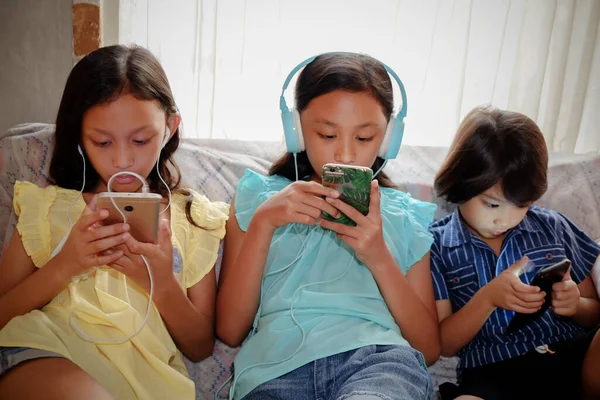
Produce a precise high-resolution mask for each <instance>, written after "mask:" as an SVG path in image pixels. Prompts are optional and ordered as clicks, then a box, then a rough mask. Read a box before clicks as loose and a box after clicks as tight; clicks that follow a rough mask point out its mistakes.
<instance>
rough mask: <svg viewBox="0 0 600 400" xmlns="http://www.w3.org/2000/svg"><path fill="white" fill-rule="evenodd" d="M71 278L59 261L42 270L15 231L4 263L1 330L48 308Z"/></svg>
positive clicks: (0, 288) (0, 290)
mask: <svg viewBox="0 0 600 400" xmlns="http://www.w3.org/2000/svg"><path fill="white" fill-rule="evenodd" d="M70 278H71V276H70V275H69V274H68V273H67V271H65V268H62V267H61V264H60V263H57V262H56V261H55V259H52V260H50V262H49V263H48V264H46V266H44V268H41V269H39V270H38V269H37V268H36V267H35V265H34V264H33V262H32V261H31V259H30V258H29V256H28V255H27V253H26V252H25V249H24V248H23V242H22V241H21V236H19V234H18V232H17V231H16V230H15V232H14V234H13V235H12V237H11V239H10V243H9V245H8V248H7V249H6V252H5V253H4V257H3V258H2V261H1V262H0V296H1V297H0V328H3V327H4V326H5V325H6V324H7V323H8V322H9V321H10V320H11V319H13V318H14V317H16V316H19V315H24V314H27V313H28V312H30V311H32V310H35V309H39V308H42V307H43V306H45V305H46V304H47V303H48V302H49V301H50V300H52V299H53V298H54V297H55V296H56V295H57V294H58V293H60V292H61V291H62V290H63V289H64V288H65V287H66V286H67V283H68V282H69V280H70Z"/></svg>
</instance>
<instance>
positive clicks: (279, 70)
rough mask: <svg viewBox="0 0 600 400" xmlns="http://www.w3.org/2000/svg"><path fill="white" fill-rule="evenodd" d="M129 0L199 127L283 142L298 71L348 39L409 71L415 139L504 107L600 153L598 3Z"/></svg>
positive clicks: (554, 144) (138, 38)
mask: <svg viewBox="0 0 600 400" xmlns="http://www.w3.org/2000/svg"><path fill="white" fill-rule="evenodd" d="M119 4H120V10H119V14H120V17H119V19H120V20H119V41H120V43H133V42H135V43H138V44H140V45H143V46H147V47H148V48H149V49H150V50H152V51H153V52H154V53H155V54H156V55H157V56H158V57H159V58H160V60H161V62H162V63H163V65H164V67H165V69H166V71H167V74H168V76H169V79H170V81H171V85H172V86H173V90H174V92H175V96H176V100H177V102H178V104H179V107H180V110H181V113H182V116H183V119H184V124H185V125H184V126H185V132H186V136H188V137H212V138H228V139H245V140H281V137H282V130H281V121H280V118H279V95H280V92H281V85H282V83H283V81H284V79H285V77H286V76H287V74H288V72H289V71H290V70H291V69H292V68H293V67H294V66H295V65H296V64H297V63H299V62H300V61H302V60H303V59H305V58H307V57H310V56H311V55H314V54H318V53H320V52H325V51H335V50H346V51H356V52H364V53H368V54H370V55H372V56H374V57H376V58H379V59H380V60H381V61H383V62H385V63H386V64H388V65H389V66H391V67H392V68H393V69H394V70H395V71H396V72H397V73H398V74H399V76H400V77H401V79H402V80H403V82H404V84H405V87H406V90H407V93H408V119H407V127H406V133H405V141H404V143H408V144H412V145H441V146H447V145H448V144H450V142H451V140H452V137H453V135H454V133H455V130H456V128H457V126H458V124H459V122H460V120H461V118H462V117H463V116H464V115H465V114H466V113H467V112H468V111H469V110H470V109H472V108H473V107H474V106H476V105H480V104H493V105H495V106H497V107H501V108H507V109H510V110H514V111H520V112H522V113H525V114H527V115H528V116H530V117H531V118H532V119H534V120H535V121H537V123H538V124H539V125H540V127H541V129H542V131H543V132H544V135H545V136H546V138H547V142H548V145H549V147H550V149H551V150H552V151H562V152H578V153H581V152H589V151H593V152H600V23H599V21H600V1H599V0H418V1H417V0H295V1H294V0H218V1H217V0H120V3H119ZM291 87H292V86H291ZM291 92H292V90H289V93H288V98H289V99H290V100H289V101H291ZM289 101H288V103H289Z"/></svg>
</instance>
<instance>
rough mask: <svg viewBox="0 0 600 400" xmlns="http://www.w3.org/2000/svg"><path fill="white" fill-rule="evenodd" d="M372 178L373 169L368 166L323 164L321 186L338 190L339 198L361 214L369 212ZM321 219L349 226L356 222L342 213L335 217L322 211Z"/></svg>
mask: <svg viewBox="0 0 600 400" xmlns="http://www.w3.org/2000/svg"><path fill="white" fill-rule="evenodd" d="M372 180H373V171H372V170H371V168H368V167H357V166H354V165H344V164H325V165H323V172H322V182H323V186H327V187H331V188H333V189H335V190H337V191H338V192H340V200H342V201H343V202H344V203H346V204H349V205H351V206H352V207H354V208H356V209H357V210H358V211H360V212H361V213H362V214H363V215H367V214H368V213H369V203H370V201H371V181H372ZM323 219H326V220H328V221H334V222H339V223H341V224H345V225H349V226H355V225H356V223H355V222H354V221H352V220H351V219H350V218H348V216H347V215H346V214H344V213H342V215H341V216H340V217H339V218H337V219H336V218H333V217H332V216H331V215H329V214H327V213H325V212H323Z"/></svg>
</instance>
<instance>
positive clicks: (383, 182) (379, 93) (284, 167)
mask: <svg viewBox="0 0 600 400" xmlns="http://www.w3.org/2000/svg"><path fill="white" fill-rule="evenodd" d="M335 90H344V91H347V92H354V93H357V92H367V93H369V94H371V95H372V96H373V98H375V100H377V102H379V104H380V105H381V107H382V108H383V111H384V113H385V116H386V119H387V120H388V122H389V119H390V116H391V115H392V112H393V110H394V93H393V89H392V82H391V80H390V77H389V75H388V73H387V71H386V70H385V67H384V66H383V64H381V63H380V62H379V61H378V60H376V59H374V58H373V57H370V56H367V55H363V54H355V53H328V54H322V55H320V56H318V57H316V58H315V59H314V60H313V61H312V62H310V63H309V64H308V65H307V66H306V67H305V68H304V69H303V70H302V72H301V73H300V75H299V76H298V81H297V82H296V92H295V102H296V109H297V110H298V112H299V113H301V112H302V111H304V110H305V109H306V107H308V104H309V103H310V101H311V100H312V99H314V98H316V97H319V96H322V95H324V94H327V93H330V92H333V91H335ZM297 162H298V176H299V177H301V178H302V177H305V176H312V175H313V174H314V172H315V171H314V169H313V167H312V166H311V165H310V162H309V160H308V156H307V155H306V151H303V152H301V153H298V155H297ZM383 162H384V160H383V159H382V158H381V157H377V158H376V159H375V162H374V163H373V165H372V166H371V169H372V170H373V171H377V170H379V168H380V167H381V166H382V165H383ZM269 174H270V175H281V176H283V177H286V178H287V179H289V180H292V181H293V180H295V179H296V170H295V166H294V157H293V154H291V153H286V154H284V155H283V156H282V157H281V158H279V159H278V160H277V161H275V163H273V165H272V166H271V168H270V169H269ZM376 179H377V180H378V181H379V184H380V186H383V187H393V188H396V187H397V186H396V185H395V184H394V183H393V182H392V180H391V179H390V178H389V177H388V176H387V175H386V174H385V172H383V171H381V172H380V173H379V175H377V178H376Z"/></svg>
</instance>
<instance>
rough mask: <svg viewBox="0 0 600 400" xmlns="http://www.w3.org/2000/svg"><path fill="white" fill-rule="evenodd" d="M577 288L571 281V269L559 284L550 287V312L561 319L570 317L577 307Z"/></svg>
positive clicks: (578, 295) (578, 294)
mask: <svg viewBox="0 0 600 400" xmlns="http://www.w3.org/2000/svg"><path fill="white" fill-rule="evenodd" d="M580 297H581V294H580V293H579V286H577V284H576V283H575V281H574V280H573V279H571V268H570V267H569V270H568V271H567V273H566V274H565V276H564V277H563V280H562V281H561V282H558V283H555V284H554V285H552V312H554V314H556V315H562V316H563V317H572V316H573V315H575V312H576V311H577V306H578V305H579V299H580Z"/></svg>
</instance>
